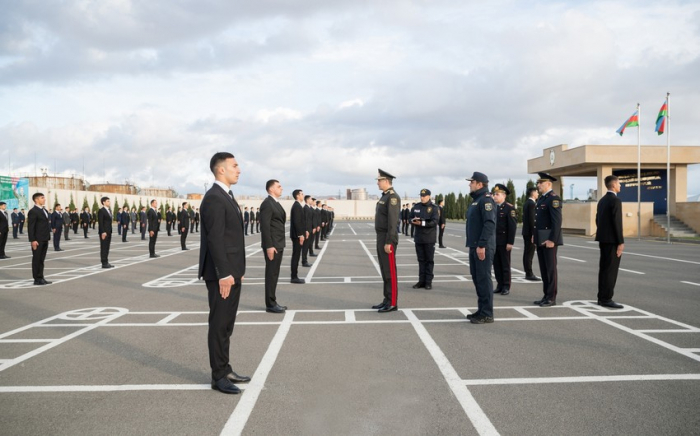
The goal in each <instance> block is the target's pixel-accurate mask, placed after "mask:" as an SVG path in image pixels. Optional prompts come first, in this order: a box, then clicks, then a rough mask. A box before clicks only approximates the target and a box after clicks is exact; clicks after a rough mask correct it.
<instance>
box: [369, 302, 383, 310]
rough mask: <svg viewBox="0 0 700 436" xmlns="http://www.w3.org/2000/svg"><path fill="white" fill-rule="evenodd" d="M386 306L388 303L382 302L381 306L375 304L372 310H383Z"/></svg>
mask: <svg viewBox="0 0 700 436" xmlns="http://www.w3.org/2000/svg"><path fill="white" fill-rule="evenodd" d="M384 306H386V303H384V302H381V303H379V304H375V305H374V306H372V309H381V308H382V307H384Z"/></svg>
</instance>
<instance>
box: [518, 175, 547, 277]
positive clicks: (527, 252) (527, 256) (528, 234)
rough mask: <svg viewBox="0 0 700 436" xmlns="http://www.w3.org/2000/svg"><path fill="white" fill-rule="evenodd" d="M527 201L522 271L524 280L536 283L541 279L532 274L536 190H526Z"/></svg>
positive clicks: (525, 206) (524, 217) (525, 204)
mask: <svg viewBox="0 0 700 436" xmlns="http://www.w3.org/2000/svg"><path fill="white" fill-rule="evenodd" d="M525 195H526V197H527V199H526V200H525V203H523V230H522V232H521V233H522V235H523V270H525V280H530V281H533V282H538V281H540V280H542V279H540V278H539V277H537V276H536V275H535V274H534V273H533V272H532V259H533V258H534V257H535V249H536V247H535V244H533V242H532V237H533V236H534V235H535V209H537V197H538V196H539V193H538V192H537V188H535V187H531V188H527V191H526V193H525Z"/></svg>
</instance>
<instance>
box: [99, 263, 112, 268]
mask: <svg viewBox="0 0 700 436" xmlns="http://www.w3.org/2000/svg"><path fill="white" fill-rule="evenodd" d="M102 268H114V265H111V264H109V263H103V264H102Z"/></svg>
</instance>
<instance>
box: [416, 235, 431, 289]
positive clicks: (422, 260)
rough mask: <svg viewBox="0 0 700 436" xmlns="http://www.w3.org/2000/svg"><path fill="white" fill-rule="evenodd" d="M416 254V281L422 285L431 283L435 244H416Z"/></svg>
mask: <svg viewBox="0 0 700 436" xmlns="http://www.w3.org/2000/svg"><path fill="white" fill-rule="evenodd" d="M416 256H418V282H420V283H423V284H424V285H429V284H432V283H433V277H434V275H433V267H434V266H435V244H416Z"/></svg>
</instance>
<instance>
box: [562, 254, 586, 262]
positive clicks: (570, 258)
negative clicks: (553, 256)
mask: <svg viewBox="0 0 700 436" xmlns="http://www.w3.org/2000/svg"><path fill="white" fill-rule="evenodd" d="M559 257H560V258H561V259H567V260H573V261H574V262H581V263H586V261H585V260H581V259H574V258H573V257H566V256H559Z"/></svg>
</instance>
